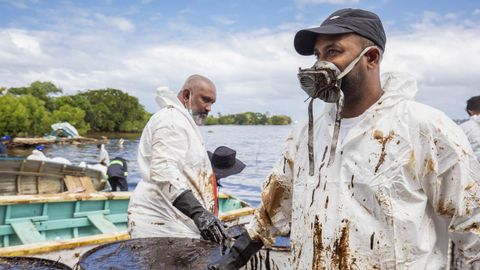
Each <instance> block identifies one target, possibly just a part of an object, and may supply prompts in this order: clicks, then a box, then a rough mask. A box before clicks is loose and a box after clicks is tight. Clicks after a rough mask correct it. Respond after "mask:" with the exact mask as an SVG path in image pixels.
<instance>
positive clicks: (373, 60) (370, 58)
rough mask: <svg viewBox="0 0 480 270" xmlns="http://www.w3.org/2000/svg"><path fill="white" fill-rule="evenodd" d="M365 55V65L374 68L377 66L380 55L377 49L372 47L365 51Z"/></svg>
mask: <svg viewBox="0 0 480 270" xmlns="http://www.w3.org/2000/svg"><path fill="white" fill-rule="evenodd" d="M365 56H366V57H367V65H368V68H369V69H374V68H376V67H378V65H379V64H380V60H381V57H382V56H381V54H380V50H379V49H377V48H372V49H370V50H369V51H368V52H367V53H365Z"/></svg>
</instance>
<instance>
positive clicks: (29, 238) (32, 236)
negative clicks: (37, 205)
mask: <svg viewBox="0 0 480 270" xmlns="http://www.w3.org/2000/svg"><path fill="white" fill-rule="evenodd" d="M10 225H11V226H12V228H13V230H14V231H15V233H16V234H17V236H18V238H20V241H22V243H23V244H32V243H39V242H43V241H45V237H43V235H41V234H40V232H39V231H38V230H37V228H36V227H35V225H34V224H33V222H32V221H31V220H18V221H12V222H11V224H10Z"/></svg>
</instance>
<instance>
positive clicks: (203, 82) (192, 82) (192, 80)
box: [180, 74, 215, 92]
mask: <svg viewBox="0 0 480 270" xmlns="http://www.w3.org/2000/svg"><path fill="white" fill-rule="evenodd" d="M202 87H213V88H215V85H214V84H213V82H212V81H210V79H208V78H207V77H205V76H202V75H198V74H194V75H191V76H190V77H188V78H187V80H186V81H185V83H184V84H183V86H182V89H180V92H181V91H183V90H185V89H190V90H192V91H193V92H195V91H196V90H198V89H199V88H202Z"/></svg>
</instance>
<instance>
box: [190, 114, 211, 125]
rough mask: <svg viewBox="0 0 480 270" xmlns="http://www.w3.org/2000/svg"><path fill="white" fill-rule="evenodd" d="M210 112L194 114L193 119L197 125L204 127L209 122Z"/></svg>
mask: <svg viewBox="0 0 480 270" xmlns="http://www.w3.org/2000/svg"><path fill="white" fill-rule="evenodd" d="M207 116H208V112H193V114H192V118H193V121H194V122H195V124H197V125H198V126H203V125H204V124H205V121H206V120H207Z"/></svg>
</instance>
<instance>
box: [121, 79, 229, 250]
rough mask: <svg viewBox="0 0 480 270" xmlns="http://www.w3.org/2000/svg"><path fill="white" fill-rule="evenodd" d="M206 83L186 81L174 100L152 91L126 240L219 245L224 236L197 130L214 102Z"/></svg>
mask: <svg viewBox="0 0 480 270" xmlns="http://www.w3.org/2000/svg"><path fill="white" fill-rule="evenodd" d="M216 96H217V90H216V87H215V85H214V84H213V83H212V81H210V80H209V79H208V78H206V77H204V76H201V75H192V76H190V77H188V78H187V80H186V81H185V83H184V84H183V86H182V88H181V89H180V91H179V92H178V94H176V93H174V92H172V91H170V89H168V87H161V88H159V89H158V90H157V96H156V99H155V100H156V102H157V104H158V105H159V107H160V110H159V111H158V112H156V113H155V114H154V115H153V116H152V117H151V118H150V120H149V121H148V123H147V125H146V126H145V128H144V129H143V132H142V137H141V138H140V143H139V146H138V165H139V169H140V172H141V175H142V180H141V181H140V182H139V183H138V185H137V187H136V188H135V191H134V192H133V195H132V197H131V199H130V204H129V208H128V214H129V215H128V226H129V233H130V235H131V236H132V238H140V237H186V238H200V237H201V238H203V239H205V240H211V241H215V242H219V243H220V242H222V241H223V240H224V239H225V238H226V233H225V230H224V227H223V224H222V223H221V221H220V220H219V219H218V218H217V217H216V216H215V215H214V213H215V212H216V211H217V201H216V194H217V189H216V183H215V177H214V175H213V171H212V166H211V164H210V160H209V159H208V155H207V150H206V149H205V146H204V142H203V138H202V135H201V133H200V129H199V128H198V125H202V124H203V123H204V122H205V120H206V118H207V116H208V113H209V112H210V111H211V109H212V105H213V103H215V101H216Z"/></svg>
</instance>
